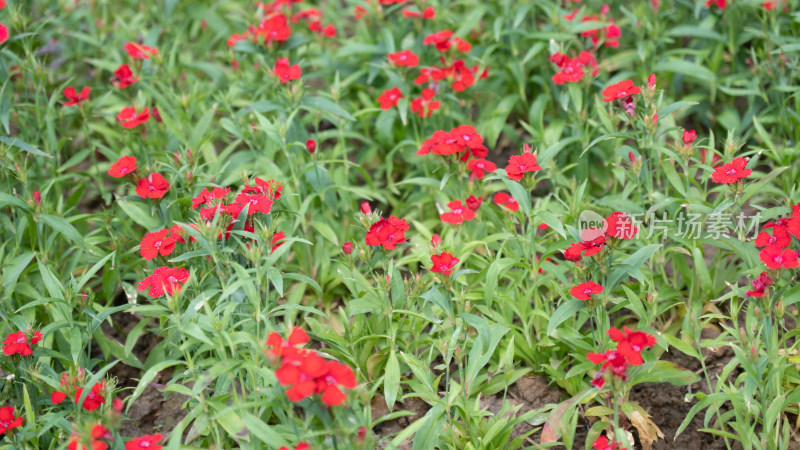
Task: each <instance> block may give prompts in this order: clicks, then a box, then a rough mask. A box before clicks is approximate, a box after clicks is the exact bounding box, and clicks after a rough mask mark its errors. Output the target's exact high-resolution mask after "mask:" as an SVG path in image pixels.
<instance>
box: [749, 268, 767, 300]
mask: <svg viewBox="0 0 800 450" xmlns="http://www.w3.org/2000/svg"><path fill="white" fill-rule="evenodd" d="M751 284H752V286H753V289H751V290H749V291H747V292H745V295H747V296H748V297H755V298H758V297H762V296H763V295H764V294H765V293H766V291H767V289H768V288H769V287H770V286H771V285H772V278H770V276H769V275H768V274H767V272H761V275H759V276H758V278H756V279H755V280H753V281H752V283H751Z"/></svg>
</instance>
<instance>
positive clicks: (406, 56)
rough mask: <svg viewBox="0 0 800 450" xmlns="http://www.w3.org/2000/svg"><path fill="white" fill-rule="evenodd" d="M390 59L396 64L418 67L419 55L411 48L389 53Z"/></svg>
mask: <svg viewBox="0 0 800 450" xmlns="http://www.w3.org/2000/svg"><path fill="white" fill-rule="evenodd" d="M389 61H390V62H391V63H392V64H394V65H396V66H406V67H417V65H419V57H418V56H417V55H416V54H415V53H414V52H412V51H411V50H403V51H402V52H395V53H389Z"/></svg>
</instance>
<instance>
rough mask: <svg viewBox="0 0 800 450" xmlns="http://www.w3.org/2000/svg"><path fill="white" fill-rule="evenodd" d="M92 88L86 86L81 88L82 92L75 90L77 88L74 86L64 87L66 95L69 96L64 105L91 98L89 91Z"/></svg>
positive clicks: (75, 103)
mask: <svg viewBox="0 0 800 450" xmlns="http://www.w3.org/2000/svg"><path fill="white" fill-rule="evenodd" d="M91 90H92V88H90V87H89V86H86V87H85V88H83V89H82V90H81V92H80V93H77V92H75V88H74V87H72V86H69V87H67V88H66V89H64V97H67V100H68V101H67V102H66V103H64V106H72V105H77V104H78V103H81V102H84V101H86V100H89V92H90V91H91Z"/></svg>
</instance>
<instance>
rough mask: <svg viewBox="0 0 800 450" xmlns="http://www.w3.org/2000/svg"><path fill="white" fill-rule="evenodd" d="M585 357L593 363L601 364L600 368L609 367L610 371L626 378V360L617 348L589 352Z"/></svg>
mask: <svg viewBox="0 0 800 450" xmlns="http://www.w3.org/2000/svg"><path fill="white" fill-rule="evenodd" d="M586 358H587V359H588V360H589V361H591V362H593V363H595V364H603V366H602V367H601V368H600V369H601V370H606V369H609V368H610V369H611V373H613V374H614V375H616V376H617V377H619V378H621V379H623V380H624V379H626V378H627V374H626V372H627V371H628V362H627V360H626V359H625V356H624V355H623V354H622V353H620V352H619V351H617V350H606V351H605V352H604V353H589V354H587V355H586Z"/></svg>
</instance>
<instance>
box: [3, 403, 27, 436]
mask: <svg viewBox="0 0 800 450" xmlns="http://www.w3.org/2000/svg"><path fill="white" fill-rule="evenodd" d="M21 426H22V416H16V415H15V414H14V407H13V406H3V407H0V435H2V434H6V433H8V432H9V431H11V430H13V429H14V428H19V427H21Z"/></svg>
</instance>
